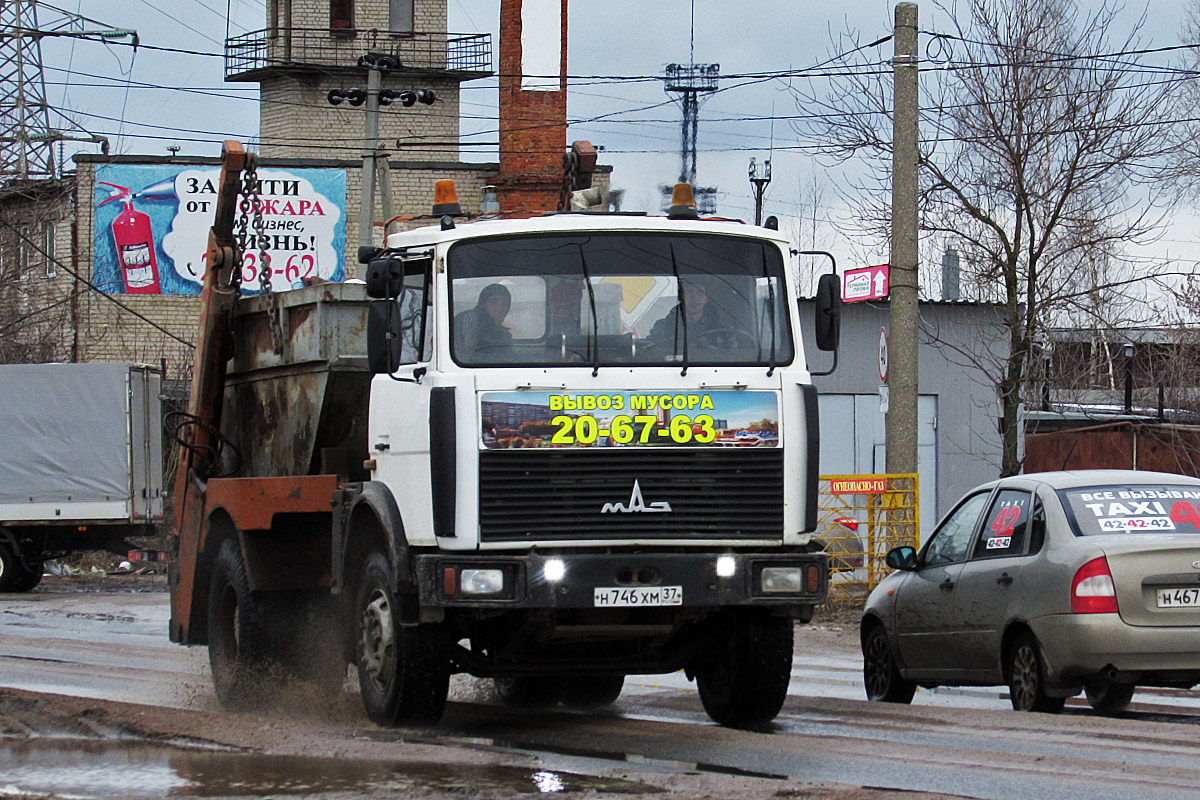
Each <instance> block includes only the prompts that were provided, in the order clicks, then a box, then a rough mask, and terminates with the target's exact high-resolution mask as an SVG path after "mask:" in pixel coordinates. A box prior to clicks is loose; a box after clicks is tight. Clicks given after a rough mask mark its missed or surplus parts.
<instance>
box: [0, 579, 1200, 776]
mask: <svg viewBox="0 0 1200 800" xmlns="http://www.w3.org/2000/svg"><path fill="white" fill-rule="evenodd" d="M167 602H168V598H167V595H166V594H163V593H161V592H158V593H146V594H130V593H105V594H52V593H35V594H31V595H0V686H7V687H12V688H21V689H27V690H32V691H41V692H49V693H58V694H70V695H75V696H84V697H97V698H104V699H109V700H121V701H129V702H137V703H144V704H147V705H161V706H171V707H177V708H188V709H195V710H205V711H215V710H217V704H216V701H215V698H214V697H213V694H212V690H211V687H210V685H209V679H208V675H207V655H206V653H205V651H204V650H203V649H199V648H191V649H189V648H183V647H178V646H176V645H172V644H171V643H170V642H168V641H167V637H166V620H167V615H168V610H167ZM798 641H799V643H800V644H799V647H798V655H797V661H796V665H795V672H794V677H793V685H792V695H791V697H789V700H788V702H787V704H786V705H785V707H784V710H783V713H782V714H781V715H780V716H779V718H778V720H777V721H776V723H775V724H774V725H773V726H772V727H771V728H770V729H769V730H766V731H761V732H745V731H731V730H726V729H723V728H720V727H717V726H715V725H712V724H711V723H710V722H708V720H707V717H706V716H705V715H704V712H703V709H702V708H701V706H700V702H699V699H698V697H697V696H696V693H695V690H694V687H693V686H692V685H690V684H688V683H687V682H686V680H684V679H683V677H682V676H681V675H670V676H651V677H640V678H630V680H629V681H628V682H627V688H626V691H625V693H624V694H623V695H622V696H621V699H620V700H619V701H618V702H617V704H616V706H615V707H614V709H613V711H612V712H607V713H603V714H594V715H586V714H576V713H570V712H553V713H522V712H516V711H512V710H510V709H505V708H501V707H497V706H493V705H486V704H481V703H477V702H469V701H465V702H464V701H460V702H455V703H452V704H451V706H450V708H449V710H448V712H447V715H446V718H445V720H444V721H443V724H442V725H441V726H440V728H439V730H438V732H436V733H434V734H431V735H432V736H433V737H434V738H436V739H439V740H441V741H445V742H448V743H467V744H470V745H471V746H485V747H487V746H491V747H498V748H505V749H509V750H516V751H526V752H536V753H549V754H558V755H559V756H562V757H566V758H578V759H585V760H594V759H600V760H602V761H614V760H616V761H624V762H627V764H628V765H629V767H630V768H631V769H636V768H637V765H638V764H647V765H653V764H664V763H669V764H673V765H675V766H676V768H684V769H694V770H698V771H702V772H703V771H705V770H711V771H716V772H726V773H728V772H735V773H737V772H741V773H744V774H751V775H757V776H761V777H764V778H767V779H778V780H780V781H781V788H782V787H783V786H784V785H785V783H784V782H785V781H787V780H789V779H796V778H802V779H804V780H808V781H836V782H839V783H846V784H851V785H861V786H870V787H888V788H894V789H899V790H923V791H934V792H943V793H947V794H953V795H961V796H968V797H985V798H1003V800H1011V798H1024V797H1031V798H1032V797H1037V798H1063V800H1075V799H1076V798H1085V797H1086V798H1089V800H1091V799H1092V798H1098V797H1103V798H1130V799H1131V800H1133V799H1135V798H1136V800H1148V798H1164V799H1166V798H1177V797H1178V798H1184V797H1187V798H1200V743H1198V742H1197V740H1198V739H1200V736H1197V733H1198V732H1200V727H1197V726H1198V724H1200V700H1198V699H1197V697H1198V696H1197V694H1196V693H1193V692H1188V693H1179V692H1161V693H1147V692H1139V694H1138V696H1137V699H1136V705H1135V706H1134V708H1133V710H1132V711H1131V712H1130V713H1126V714H1123V715H1121V716H1120V717H1099V716H1095V715H1093V714H1091V713H1090V712H1089V711H1086V710H1084V708H1081V707H1079V706H1077V705H1072V706H1069V707H1068V712H1067V713H1065V714H1062V715H1058V716H1051V715H1043V714H1018V713H1016V712H1013V711H1011V710H1008V709H1009V706H1008V701H1007V699H1006V698H1005V696H1004V695H1003V694H1002V693H1001V692H999V691H997V690H991V689H987V690H985V689H971V690H955V691H946V690H942V691H938V692H926V691H922V692H919V693H918V697H917V701H916V702H915V703H914V705H912V706H891V705H885V704H874V703H867V702H865V701H863V700H861V699H859V698H861V697H862V689H861V683H860V677H859V675H860V672H859V670H860V669H861V663H860V661H859V660H858V658H857V657H856V655H855V654H854V653H853V652H852V651H849V650H846V649H844V648H843V649H840V650H838V651H837V652H813V653H807V652H804V641H805V639H804V633H803V629H802V631H801V634H800V635H799V637H798ZM374 736H376V737H377V738H378V739H380V740H382V741H388V740H389V738H392V737H394V738H396V739H399V738H400V737H401V736H408V734H406V733H404V732H399V731H386V730H379V731H377V732H375V733H374ZM409 738H411V737H409Z"/></svg>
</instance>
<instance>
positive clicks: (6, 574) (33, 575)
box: [0, 542, 42, 592]
mask: <svg viewBox="0 0 1200 800" xmlns="http://www.w3.org/2000/svg"><path fill="white" fill-rule="evenodd" d="M41 581H42V570H41V562H40V561H39V562H38V568H37V570H36V571H33V570H29V569H26V568H25V564H23V563H22V562H21V557H20V555H18V553H17V551H16V550H14V549H13V548H12V546H11V545H10V544H8V543H7V542H0V592H28V591H29V590H30V589H32V588H33V587H35V586H37V585H38V584H39V583H41Z"/></svg>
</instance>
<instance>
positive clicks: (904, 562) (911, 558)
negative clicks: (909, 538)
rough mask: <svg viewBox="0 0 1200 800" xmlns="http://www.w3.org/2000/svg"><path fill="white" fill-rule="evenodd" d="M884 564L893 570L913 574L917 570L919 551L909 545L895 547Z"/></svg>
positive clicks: (889, 552)
mask: <svg viewBox="0 0 1200 800" xmlns="http://www.w3.org/2000/svg"><path fill="white" fill-rule="evenodd" d="M883 563H885V564H887V565H888V566H889V567H891V568H892V569H898V570H903V571H904V572H912V571H913V570H915V569H916V568H917V551H916V550H915V549H914V548H912V547H909V546H908V545H901V546H900V547H893V548H892V549H891V550H888V553H887V555H886V556H885V557H884V559H883Z"/></svg>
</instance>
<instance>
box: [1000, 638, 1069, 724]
mask: <svg viewBox="0 0 1200 800" xmlns="http://www.w3.org/2000/svg"><path fill="white" fill-rule="evenodd" d="M1008 692H1009V699H1010V700H1011V701H1012V707H1013V708H1014V709H1016V710H1017V711H1044V712H1046V713H1048V714H1057V713H1058V712H1060V711H1062V710H1063V706H1065V705H1066V704H1067V698H1065V697H1050V696H1049V695H1048V694H1046V667H1045V664H1044V663H1043V661H1042V650H1041V648H1040V647H1038V643H1037V639H1035V638H1033V634H1032V633H1028V632H1026V633H1022V634H1021V635H1020V636H1018V637H1017V640H1016V641H1015V642H1013V646H1012V649H1011V650H1009V653H1008Z"/></svg>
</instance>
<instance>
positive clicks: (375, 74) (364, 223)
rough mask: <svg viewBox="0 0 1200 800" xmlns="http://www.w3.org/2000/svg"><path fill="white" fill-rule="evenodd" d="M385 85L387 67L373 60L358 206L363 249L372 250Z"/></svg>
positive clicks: (369, 81) (360, 245)
mask: <svg viewBox="0 0 1200 800" xmlns="http://www.w3.org/2000/svg"><path fill="white" fill-rule="evenodd" d="M382 86H383V68H382V67H381V66H380V65H379V63H378V62H376V61H374V60H373V61H372V62H371V66H370V67H369V68H368V69H367V119H366V123H365V124H364V131H363V165H362V199H361V200H360V201H359V206H358V245H359V247H370V246H371V245H373V244H374V243H375V230H374V228H375V164H376V159H377V158H378V157H379V90H380V88H381V87H382ZM384 157H385V158H386V157H387V156H386V155H385V156H384Z"/></svg>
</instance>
